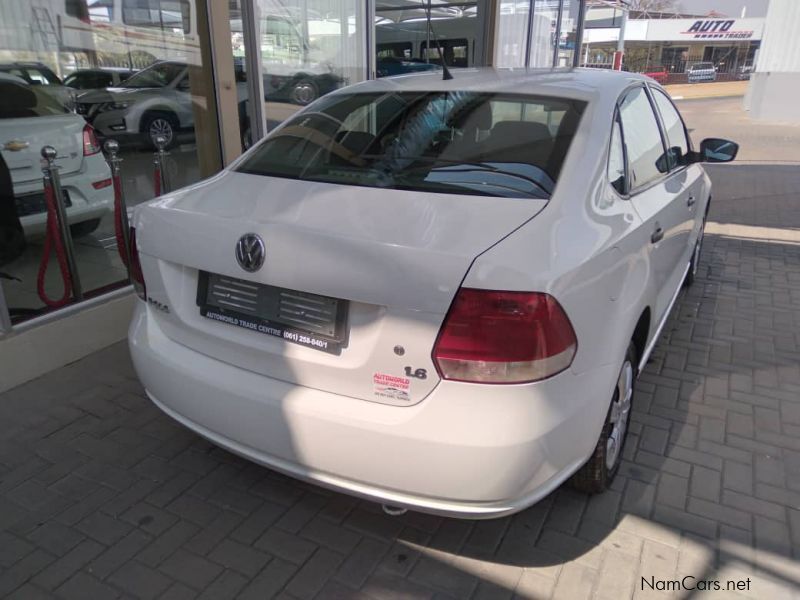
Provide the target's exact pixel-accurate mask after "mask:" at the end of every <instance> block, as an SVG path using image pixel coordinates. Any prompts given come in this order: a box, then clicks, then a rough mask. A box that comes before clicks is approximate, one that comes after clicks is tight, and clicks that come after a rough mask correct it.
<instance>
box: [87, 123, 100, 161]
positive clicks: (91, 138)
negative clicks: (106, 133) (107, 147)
mask: <svg viewBox="0 0 800 600" xmlns="http://www.w3.org/2000/svg"><path fill="white" fill-rule="evenodd" d="M98 152H100V142H99V141H97V135H96V134H95V132H94V127H92V126H91V125H85V126H84V127H83V155H84V156H92V155H93V154H97V153H98Z"/></svg>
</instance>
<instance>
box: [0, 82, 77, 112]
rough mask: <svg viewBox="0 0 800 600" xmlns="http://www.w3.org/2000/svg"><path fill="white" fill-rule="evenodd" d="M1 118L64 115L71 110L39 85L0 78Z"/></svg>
mask: <svg viewBox="0 0 800 600" xmlns="http://www.w3.org/2000/svg"><path fill="white" fill-rule="evenodd" d="M0 98H2V100H0V119H24V118H28V117H47V116H51V115H63V114H65V113H68V112H69V111H68V110H67V109H66V108H65V107H64V106H63V105H62V104H60V103H59V102H58V101H57V100H56V99H55V98H53V97H52V96H50V95H48V94H47V93H46V92H44V91H42V90H41V88H40V87H39V86H33V85H26V84H23V83H16V82H13V81H3V80H0Z"/></svg>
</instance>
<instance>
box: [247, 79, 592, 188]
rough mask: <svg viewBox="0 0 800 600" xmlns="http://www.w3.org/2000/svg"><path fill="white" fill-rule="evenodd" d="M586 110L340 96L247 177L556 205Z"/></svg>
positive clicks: (436, 95) (270, 143)
mask: <svg viewBox="0 0 800 600" xmlns="http://www.w3.org/2000/svg"><path fill="white" fill-rule="evenodd" d="M584 108H585V103H584V102H580V101H576V100H571V99H565V98H553V97H538V96H523V95H513V94H495V93H484V92H466V91H462V92H400V93H395V92H390V93H386V92H380V93H378V92H374V93H355V94H346V93H337V94H332V95H330V96H325V97H323V98H321V99H320V100H319V101H318V102H317V103H316V104H315V105H314V107H313V110H311V111H305V112H303V113H301V114H298V115H297V116H296V117H294V118H293V119H291V120H290V121H288V122H287V123H286V124H285V125H284V126H283V127H281V128H280V129H278V130H276V131H275V132H274V133H273V134H272V135H270V136H268V137H267V138H266V139H265V140H264V141H263V142H262V143H261V144H260V145H259V146H258V148H257V149H256V150H255V151H254V152H253V154H252V155H251V156H249V157H248V158H247V159H246V160H245V161H244V162H243V163H242V164H241V165H240V166H239V169H238V170H239V171H241V172H244V173H253V174H258V175H270V176H274V177H289V178H293V179H303V180H308V181H321V182H327V183H340V184H348V185H360V186H369V187H376V188H387V189H407V190H414V191H430V192H439V193H451V194H475V195H482V196H501V197H508V198H549V197H550V195H551V194H552V193H553V189H554V187H555V184H556V181H557V180H558V176H559V174H560V172H561V167H562V165H563V163H564V159H565V157H566V154H567V151H568V149H569V147H570V144H571V143H572V139H573V138H574V136H575V132H576V131H577V128H578V124H579V122H580V118H581V115H582V114H583V111H584Z"/></svg>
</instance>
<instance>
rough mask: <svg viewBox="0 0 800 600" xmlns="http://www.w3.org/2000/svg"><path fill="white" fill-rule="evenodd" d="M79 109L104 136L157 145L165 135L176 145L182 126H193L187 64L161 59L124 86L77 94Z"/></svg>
mask: <svg viewBox="0 0 800 600" xmlns="http://www.w3.org/2000/svg"><path fill="white" fill-rule="evenodd" d="M76 110H77V112H78V113H79V114H81V115H83V116H84V118H86V120H87V121H88V122H89V123H91V124H92V126H93V127H94V128H95V130H96V131H97V133H98V134H99V135H100V136H101V137H104V138H114V139H117V140H119V141H121V142H125V141H134V142H142V143H144V144H145V145H149V146H154V145H155V144H154V140H155V137H156V136H158V135H163V136H164V137H165V138H166V140H167V147H170V146H173V145H175V143H176V142H177V138H178V135H177V134H178V132H179V131H180V130H185V129H192V128H193V127H194V115H193V113H192V96H191V93H190V92H189V73H188V67H187V65H186V63H184V62H178V61H159V62H156V63H153V64H152V65H150V66H149V67H147V68H146V69H142V70H141V71H139V72H138V73H135V74H134V75H131V77H130V78H128V79H127V80H126V81H125V82H124V83H122V84H121V87H110V88H107V89H105V90H96V91H91V92H86V93H84V94H81V95H80V96H78V100H77V104H76Z"/></svg>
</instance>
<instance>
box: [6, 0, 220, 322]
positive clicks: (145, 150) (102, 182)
mask: <svg viewBox="0 0 800 600" xmlns="http://www.w3.org/2000/svg"><path fill="white" fill-rule="evenodd" d="M0 22H2V23H3V25H4V26H3V28H2V30H1V31H0V97H2V98H3V100H4V101H3V102H2V103H0V278H2V285H3V291H4V293H5V303H6V304H7V306H8V310H9V314H10V318H11V320H12V321H13V322H14V323H18V322H21V321H24V320H25V319H29V318H32V317H35V316H39V315H42V314H45V313H47V312H49V311H51V310H54V309H57V308H60V307H62V306H65V305H67V304H73V303H75V302H76V300H77V296H78V294H77V291H78V290H77V287H78V286H77V285H75V284H76V283H77V281H66V280H65V274H64V271H65V268H64V264H65V261H64V254H65V253H69V252H71V253H72V255H73V256H74V262H75V266H76V269H75V274H73V276H72V279H75V280H78V281H79V282H80V288H81V291H82V296H83V297H85V298H90V297H92V296H96V295H99V294H101V293H103V292H105V291H108V290H111V289H114V288H115V287H120V286H124V285H127V271H126V268H125V265H124V264H123V261H122V259H121V256H120V253H119V251H118V242H119V239H120V238H121V236H120V234H119V229H118V227H117V219H118V215H119V213H118V209H117V204H116V203H115V195H114V186H113V184H112V179H111V171H110V168H109V164H108V162H107V160H106V159H107V157H106V156H105V154H104V151H103V145H104V143H105V142H107V141H109V140H113V141H115V142H117V143H118V144H119V147H120V151H119V155H120V157H121V158H122V159H123V162H122V164H121V170H122V184H123V188H124V193H125V196H126V199H127V204H128V207H129V208H132V207H133V206H135V205H136V204H138V203H141V202H144V201H147V200H149V199H151V198H153V196H154V181H153V152H154V150H155V146H156V141H157V139H160V140H162V141H163V143H164V145H165V147H166V149H167V150H168V152H169V156H168V158H167V161H166V166H165V170H166V172H167V176H168V179H169V182H170V186H171V188H173V189H175V188H178V187H181V186H184V185H186V184H189V183H192V182H194V181H197V180H198V179H200V178H201V177H204V176H207V175H209V174H211V173H213V172H214V171H216V170H218V169H219V167H220V165H219V149H218V144H217V145H216V146H215V144H213V143H212V144H209V143H207V141H208V140H209V139H210V140H218V126H217V121H216V118H215V111H214V107H215V104H214V94H213V85H212V83H211V81H212V80H211V75H210V73H211V70H210V69H209V68H208V67H209V65H208V64H205V61H204V58H203V57H204V56H206V55H207V52H206V51H205V50H206V46H207V44H208V43H209V36H208V22H207V17H206V16H205V1H204V0H52V1H50V2H46V3H43V2H35V3H34V2H30V3H28V2H2V3H0ZM199 139H202V140H203V143H200V144H198V140H199ZM44 146H52V148H53V149H54V152H55V160H54V163H55V166H56V167H58V171H59V176H60V180H61V188H62V192H61V197H60V198H58V199H57V200H58V202H59V203H60V204H61V207H62V208H63V210H64V212H65V215H66V222H67V223H66V224H67V227H68V231H69V235H68V236H66V238H64V236H61V235H60V234H59V233H58V231H57V230H54V229H53V230H48V226H47V223H48V219H52V218H53V213H54V208H53V206H54V202H51V201H49V200H48V198H47V196H46V190H45V188H44V185H43V176H42V168H41V167H42V165H41V152H42V148H43V147H44Z"/></svg>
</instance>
